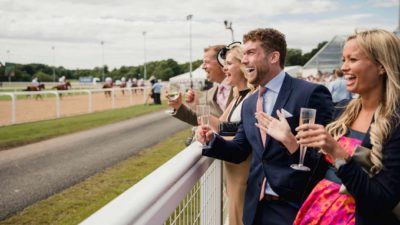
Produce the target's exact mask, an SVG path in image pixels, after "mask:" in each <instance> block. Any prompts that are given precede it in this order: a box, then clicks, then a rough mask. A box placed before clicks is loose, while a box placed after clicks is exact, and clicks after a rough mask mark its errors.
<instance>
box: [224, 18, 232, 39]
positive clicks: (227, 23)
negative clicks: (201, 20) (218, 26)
mask: <svg viewBox="0 0 400 225" xmlns="http://www.w3.org/2000/svg"><path fill="white" fill-rule="evenodd" d="M224 24H225V29H228V30H230V31H231V34H232V42H234V41H235V37H234V35H233V28H232V21H227V20H224Z"/></svg>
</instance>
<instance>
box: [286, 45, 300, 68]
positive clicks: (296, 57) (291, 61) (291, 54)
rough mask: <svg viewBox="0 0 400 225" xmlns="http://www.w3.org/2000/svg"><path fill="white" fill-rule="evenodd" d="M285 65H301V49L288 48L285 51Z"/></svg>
mask: <svg viewBox="0 0 400 225" xmlns="http://www.w3.org/2000/svg"><path fill="white" fill-rule="evenodd" d="M285 65H286V66H294V65H303V56H302V55H301V49H294V48H289V49H288V50H287V53H286V62H285Z"/></svg>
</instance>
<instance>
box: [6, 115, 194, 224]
mask: <svg viewBox="0 0 400 225" xmlns="http://www.w3.org/2000/svg"><path fill="white" fill-rule="evenodd" d="M187 127H189V126H188V125H187V124H185V123H183V122H180V121H179V120H177V119H175V118H172V117H171V116H169V115H167V114H165V113H164V111H160V112H156V113H152V114H149V115H145V116H142V117H138V118H134V119H130V120H126V121H123V122H119V123H115V124H112V125H107V126H104V127H101V128H96V129H92V130H89V131H83V132H79V133H75V134H71V135H65V136H62V137H58V138H54V139H51V140H47V141H42V142H39V143H35V144H30V145H27V146H23V147H18V148H14V149H10V150H5V151H0V220H1V219H4V218H5V217H8V216H9V215H11V214H13V213H15V212H18V211H20V210H22V209H23V208H25V207H27V206H29V205H31V204H33V203H35V202H36V201H38V200H41V199H45V198H47V197H49V196H51V195H53V194H55V193H57V192H60V191H62V190H64V189H66V188H68V187H70V186H72V185H74V184H76V183H79V182H81V181H82V180H84V179H85V178H87V177H89V176H91V175H93V174H95V173H97V172H99V171H101V170H103V169H104V168H107V167H109V166H112V165H114V164H116V163H118V162H119V161H121V160H124V159H126V158H127V157H129V156H132V155H134V154H135V153H136V152H138V151H140V150H141V149H143V148H146V147H148V146H151V145H154V144H156V143H158V142H159V141H161V140H163V139H165V138H168V136H170V135H172V134H174V133H176V132H178V131H180V130H182V129H184V128H187Z"/></svg>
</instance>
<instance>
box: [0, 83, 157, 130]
mask: <svg viewBox="0 0 400 225" xmlns="http://www.w3.org/2000/svg"><path fill="white" fill-rule="evenodd" d="M122 91H124V92H125V93H126V95H124V99H125V100H124V105H123V107H127V106H130V105H133V104H139V103H146V101H148V98H149V97H148V96H149V93H150V87H147V88H143V87H139V88H110V89H85V90H84V89H82V90H65V91H50V90H48V91H34V92H27V91H24V92H0V96H8V97H9V98H10V101H6V100H3V101H0V125H8V124H16V123H21V122H31V121H37V120H43V119H52V118H60V117H62V116H66V115H67V114H68V113H63V111H62V110H63V109H62V107H61V106H62V104H64V103H63V101H62V99H63V98H71V97H70V96H71V94H72V96H77V95H82V96H83V95H87V98H86V100H85V98H80V99H78V100H75V101H79V104H80V106H79V107H81V108H82V107H84V109H79V110H80V112H79V113H72V115H76V114H83V113H91V112H93V111H101V110H105V109H114V108H116V107H117V106H116V99H117V97H116V96H117V95H116V93H117V92H118V93H121V92H122ZM99 92H101V93H105V92H110V93H111V95H110V98H107V97H105V96H101V98H98V99H97V101H101V102H105V101H107V102H110V101H111V102H110V106H108V107H106V108H102V109H96V110H94V109H93V104H94V101H95V100H94V97H93V95H94V94H96V93H99ZM21 96H25V97H26V98H23V97H21ZM38 96H41V97H42V96H45V98H42V99H40V101H35V100H34V99H33V97H35V99H36V97H38ZM52 96H54V99H53V98H51V97H52ZM121 96H122V95H121ZM121 96H120V97H118V98H119V99H122V97H121ZM28 97H31V99H29V100H28V99H27V98H28ZM23 101H24V103H27V105H26V106H25V105H23V104H22V102H23ZM71 101H72V100H71ZM82 101H86V106H85V104H82ZM8 102H10V103H8ZM19 102H21V103H19ZM49 102H51V107H49V106H48V103H49ZM45 103H47V105H46V104H45ZM70 104H72V103H70ZM71 107H75V108H77V107H78V106H77V104H76V103H75V104H73V106H71ZM120 107H121V106H120ZM7 108H8V109H7ZM25 108H26V109H25ZM40 108H43V109H42V111H39V109H40ZM22 110H25V111H22ZM64 110H65V109H64ZM51 111H52V112H53V113H51ZM28 113H30V114H32V116H35V115H34V114H36V116H41V117H40V118H39V119H27V120H21V119H19V118H18V116H17V115H25V116H26V115H28ZM44 114H47V116H44ZM70 115H71V114H70Z"/></svg>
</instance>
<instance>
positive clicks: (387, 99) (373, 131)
mask: <svg viewBox="0 0 400 225" xmlns="http://www.w3.org/2000/svg"><path fill="white" fill-rule="evenodd" d="M349 40H355V41H356V42H357V44H358V45H359V46H360V47H361V49H362V50H363V51H364V52H365V53H366V54H367V56H368V57H369V59H370V60H372V61H373V62H375V63H376V64H377V65H382V66H383V68H384V71H385V72H384V73H385V74H384V75H385V77H384V79H383V90H382V95H381V103H380V105H379V106H378V108H377V110H376V112H375V114H374V119H375V120H374V123H372V124H371V127H370V131H369V134H370V139H371V144H372V151H371V154H370V160H371V162H372V165H373V166H372V167H371V169H370V171H369V172H370V173H371V174H377V173H379V171H380V170H382V168H383V164H382V147H383V145H384V144H385V142H386V141H387V140H388V139H389V138H390V134H391V133H392V131H393V129H394V128H395V127H396V126H398V125H399V119H400V117H399V114H398V111H397V110H398V107H399V105H400V104H399V103H400V40H399V39H398V38H397V37H396V36H395V35H394V34H393V33H391V32H388V31H385V30H381V29H373V30H368V31H363V32H356V33H355V34H354V35H352V36H350V37H349V38H348V39H347V41H349ZM361 108H362V101H361V98H360V97H358V98H356V99H353V100H352V101H351V102H350V103H349V105H348V106H347V107H346V109H345V110H344V112H343V113H342V115H341V116H340V117H339V118H338V119H337V120H336V121H334V122H332V123H330V124H329V125H327V131H328V132H329V133H330V134H331V135H332V136H333V137H334V138H335V139H336V140H337V139H339V138H340V137H341V136H343V135H345V134H346V133H347V131H348V127H350V126H351V125H352V123H353V122H354V121H355V120H356V118H357V117H358V115H359V113H360V111H361Z"/></svg>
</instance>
